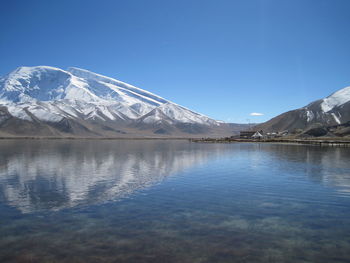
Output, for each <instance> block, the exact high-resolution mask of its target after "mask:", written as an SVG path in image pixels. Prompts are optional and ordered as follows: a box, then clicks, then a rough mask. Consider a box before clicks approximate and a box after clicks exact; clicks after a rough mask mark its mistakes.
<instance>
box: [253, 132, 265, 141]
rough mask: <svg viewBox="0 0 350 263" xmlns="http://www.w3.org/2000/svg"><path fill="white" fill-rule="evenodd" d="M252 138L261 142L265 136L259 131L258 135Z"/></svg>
mask: <svg viewBox="0 0 350 263" xmlns="http://www.w3.org/2000/svg"><path fill="white" fill-rule="evenodd" d="M252 138H253V139H259V140H260V139H262V138H264V136H263V135H262V134H261V133H260V132H259V131H257V132H256V133H254V134H253V136H252Z"/></svg>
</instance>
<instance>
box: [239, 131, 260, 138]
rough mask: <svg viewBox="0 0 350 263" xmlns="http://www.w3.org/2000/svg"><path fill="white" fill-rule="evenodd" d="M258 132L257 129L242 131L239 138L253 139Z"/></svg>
mask: <svg viewBox="0 0 350 263" xmlns="http://www.w3.org/2000/svg"><path fill="white" fill-rule="evenodd" d="M256 132H257V131H240V132H239V138H240V139H251V138H252V137H253V135H254V134H255V133H256Z"/></svg>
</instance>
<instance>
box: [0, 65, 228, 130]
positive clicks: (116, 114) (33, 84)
mask: <svg viewBox="0 0 350 263" xmlns="http://www.w3.org/2000/svg"><path fill="white" fill-rule="evenodd" d="M21 121H22V122H23V121H25V123H22V122H21ZM33 124H36V127H33ZM38 124H40V125H39V126H41V127H39V128H38ZM15 126H17V127H15ZM23 126H28V128H24V130H23V131H22V127H23ZM43 126H45V127H43ZM192 126H196V129H193V127H192ZM219 126H223V125H222V124H220V123H219V122H217V121H215V120H213V119H210V118H209V117H207V116H204V115H202V114H199V113H195V112H193V111H191V110H189V109H187V108H185V107H182V106H180V105H177V104H175V103H173V102H171V101H168V100H166V99H164V98H161V97H159V96H157V95H155V94H152V93H150V92H148V91H146V90H142V89H140V88H137V87H134V86H132V85H129V84H127V83H124V82H121V81H119V80H116V79H113V78H109V77H105V76H102V75H99V74H96V73H93V72H90V71H87V70H84V69H79V68H69V69H68V70H62V69H59V68H54V67H48V66H37V67H20V68H18V69H16V70H15V71H13V72H11V73H9V74H8V75H6V76H4V77H3V78H1V79H0V131H3V132H5V133H11V134H13V133H15V134H31V135H35V133H36V132H39V135H40V134H42V133H43V134H46V133H47V132H48V131H50V132H49V134H50V135H59V134H60V133H65V134H75V133H83V134H85V135H86V134H94V135H97V136H98V135H103V136H105V135H106V134H107V135H111V136H113V134H114V133H118V134H119V135H120V134H130V135H132V134H134V133H139V132H137V131H140V130H142V131H143V133H145V134H147V132H146V131H149V133H150V134H154V133H155V134H160V133H164V134H175V133H177V134H179V133H193V131H194V130H196V131H198V133H207V132H208V130H210V129H209V128H210V127H214V128H217V127H219ZM29 127H30V128H29ZM186 127H187V128H186ZM188 127H191V129H190V130H188ZM43 130H45V132H42V131H43ZM26 131H31V132H29V133H28V132H26Z"/></svg>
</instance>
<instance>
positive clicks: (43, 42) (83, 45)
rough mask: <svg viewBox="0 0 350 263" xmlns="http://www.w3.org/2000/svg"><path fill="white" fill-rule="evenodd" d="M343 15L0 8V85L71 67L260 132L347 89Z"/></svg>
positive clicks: (281, 2)
mask: <svg viewBox="0 0 350 263" xmlns="http://www.w3.org/2000/svg"><path fill="white" fill-rule="evenodd" d="M349 13H350V1H348V0H293V1H290V0H240V1H235V0H227V1H226V0H216V1H214V0H212V1H204V0H200V1H199V0H198V1H192V0H185V1H183V0H176V1H170V0H169V1H167V0H159V1H154V0H129V1H118V0H113V1H112V0H111V1H109V0H100V1H89V0H84V1H80V0H71V1H63V0H60V1H47V0H45V1H36V0H32V1H30V0H23V1H18V0H2V1H1V8H0V37H1V39H0V75H4V74H6V73H8V72H10V71H12V70H13V69H15V68H16V67H19V66H36V65H49V66H55V67H59V68H63V69H65V68H67V67H70V66H75V67H80V68H85V69H88V70H91V71H94V72H97V73H101V74H104V75H107V76H110V77H114V78H117V79H119V80H122V81H125V82H128V83H130V84H133V85H135V86H138V87H140V88H143V89H146V90H148V91H151V92H154V93H156V94H158V95H160V96H162V97H164V98H166V99H169V100H172V101H174V102H176V103H178V104H181V105H183V106H186V107H188V108H191V109H193V110H195V111H198V112H200V113H203V114H206V115H208V116H210V117H213V118H215V119H220V120H224V121H229V122H247V121H248V119H249V120H250V122H260V121H265V120H268V119H270V118H272V117H274V116H276V115H278V114H280V113H282V112H284V111H288V110H291V109H294V108H299V107H301V106H304V105H306V104H308V103H309V102H311V101H313V100H316V99H319V98H322V97H325V96H327V95H329V94H330V93H332V92H334V91H336V90H338V89H340V88H343V87H345V86H349V85H350V66H349V64H350V48H349V43H350V16H349ZM252 112H256V113H263V114H264V115H263V116H250V113H252Z"/></svg>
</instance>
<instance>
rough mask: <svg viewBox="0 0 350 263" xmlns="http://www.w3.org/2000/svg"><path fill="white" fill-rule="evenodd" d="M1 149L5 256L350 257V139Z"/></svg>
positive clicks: (330, 262)
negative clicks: (331, 144)
mask: <svg viewBox="0 0 350 263" xmlns="http://www.w3.org/2000/svg"><path fill="white" fill-rule="evenodd" d="M0 154H1V158H0V223H1V224H0V236H1V238H0V261H1V262H69V263H70V262H152V263H157V262H161V263H163V262H167V263H177V262H181V263H192V262H205V263H209V262H259V263H271V262H278V263H280V262H293V263H295V262H300V263H301V262H302V263H305V262H318V263H338V262H349V260H350V255H349V249H350V238H349V237H350V211H349V207H350V198H348V197H350V191H349V189H350V183H349V174H350V173H349V171H350V163H349V161H348V160H349V157H350V149H348V148H328V147H323V148H321V147H314V146H302V145H282V144H249V143H243V144H201V143H188V142H187V141H0ZM165 178H166V179H165ZM149 186H152V187H149ZM141 189H143V190H142V191H138V190H141ZM128 196H131V197H132V198H121V197H128ZM106 201H111V202H106ZM62 208H66V209H62Z"/></svg>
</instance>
